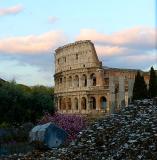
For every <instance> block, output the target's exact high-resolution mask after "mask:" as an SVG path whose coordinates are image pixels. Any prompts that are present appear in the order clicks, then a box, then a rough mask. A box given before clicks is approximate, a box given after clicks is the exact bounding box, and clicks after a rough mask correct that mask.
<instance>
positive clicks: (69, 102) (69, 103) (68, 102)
mask: <svg viewBox="0 0 157 160" xmlns="http://www.w3.org/2000/svg"><path fill="white" fill-rule="evenodd" d="M67 109H68V110H71V98H68V99H67Z"/></svg>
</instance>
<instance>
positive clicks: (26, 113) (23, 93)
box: [0, 81, 54, 125]
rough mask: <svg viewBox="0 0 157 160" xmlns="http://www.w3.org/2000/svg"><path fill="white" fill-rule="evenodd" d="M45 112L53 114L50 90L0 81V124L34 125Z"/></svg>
mask: <svg viewBox="0 0 157 160" xmlns="http://www.w3.org/2000/svg"><path fill="white" fill-rule="evenodd" d="M46 111H48V112H51V113H53V112H54V106H53V90H52V88H49V87H44V86H34V87H28V86H25V85H21V84H16V82H15V81H12V82H5V81H1V83H0V124H2V123H3V124H4V122H5V124H9V125H16V124H23V123H25V122H33V123H35V122H36V121H37V120H38V119H40V118H41V117H42V116H43V113H44V112H46Z"/></svg>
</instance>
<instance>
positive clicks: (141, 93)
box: [133, 71, 148, 100]
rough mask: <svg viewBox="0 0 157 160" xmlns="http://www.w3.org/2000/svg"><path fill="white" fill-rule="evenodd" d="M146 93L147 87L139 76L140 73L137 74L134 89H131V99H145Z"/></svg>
mask: <svg viewBox="0 0 157 160" xmlns="http://www.w3.org/2000/svg"><path fill="white" fill-rule="evenodd" d="M147 95H148V91H147V85H146V83H145V81H144V77H143V76H142V75H141V74H140V72H139V71H138V72H137V75H136V77H135V82H134V87H133V99H134V100H136V99H144V98H147Z"/></svg>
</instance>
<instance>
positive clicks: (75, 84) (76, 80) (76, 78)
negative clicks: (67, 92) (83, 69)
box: [74, 75, 79, 87]
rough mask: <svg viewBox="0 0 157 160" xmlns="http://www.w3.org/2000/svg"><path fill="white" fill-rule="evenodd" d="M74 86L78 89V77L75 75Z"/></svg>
mask: <svg viewBox="0 0 157 160" xmlns="http://www.w3.org/2000/svg"><path fill="white" fill-rule="evenodd" d="M74 86H75V87H79V76H78V75H76V76H75V78H74Z"/></svg>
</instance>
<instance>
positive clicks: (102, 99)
mask: <svg viewBox="0 0 157 160" xmlns="http://www.w3.org/2000/svg"><path fill="white" fill-rule="evenodd" d="M100 104H101V109H103V110H105V109H106V107H107V99H106V97H104V96H103V97H101V98H100Z"/></svg>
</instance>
